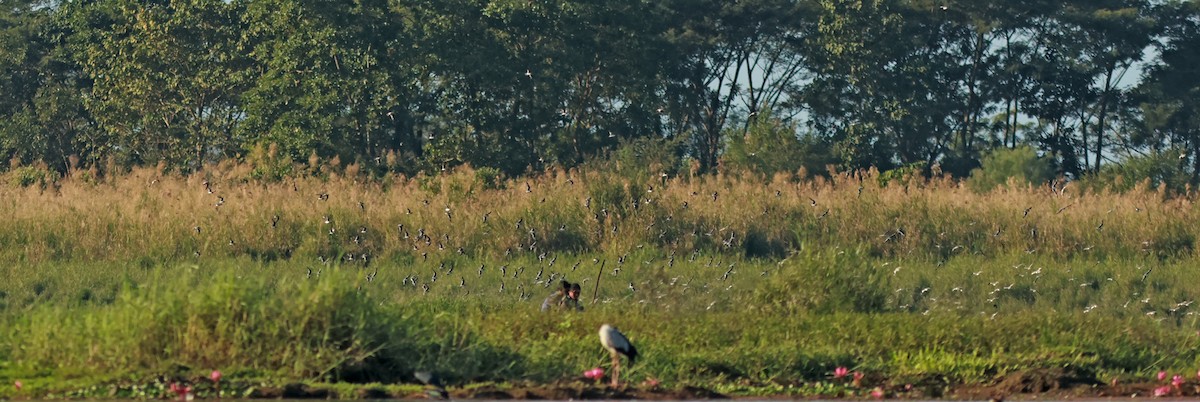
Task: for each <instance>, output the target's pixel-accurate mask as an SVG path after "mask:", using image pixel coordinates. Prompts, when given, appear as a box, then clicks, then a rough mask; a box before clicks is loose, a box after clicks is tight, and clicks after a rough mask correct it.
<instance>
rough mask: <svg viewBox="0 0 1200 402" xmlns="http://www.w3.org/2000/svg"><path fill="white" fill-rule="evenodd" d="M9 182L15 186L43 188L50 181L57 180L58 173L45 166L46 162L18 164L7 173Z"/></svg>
mask: <svg viewBox="0 0 1200 402" xmlns="http://www.w3.org/2000/svg"><path fill="white" fill-rule="evenodd" d="M9 177H10V179H9V180H10V182H11V183H12V185H13V186H16V187H30V186H34V185H36V186H38V187H41V188H45V187H46V186H47V185H49V184H50V183H52V182H54V181H55V180H58V173H57V172H54V171H52V170H50V169H49V168H47V167H46V164H44V163H41V164H36V165H33V166H20V167H17V168H15V169H13V170H12V172H10V173H9Z"/></svg>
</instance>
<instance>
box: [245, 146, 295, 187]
mask: <svg viewBox="0 0 1200 402" xmlns="http://www.w3.org/2000/svg"><path fill="white" fill-rule="evenodd" d="M246 163H247V164H249V165H250V166H251V168H252V169H253V170H251V171H250V177H251V178H253V179H255V180H261V181H263V182H268V183H273V182H279V181H281V180H283V179H284V178H286V177H289V176H291V175H292V170H293V169H294V168H295V164H294V163H293V162H292V158H291V157H290V156H287V155H280V154H279V147H278V146H277V145H275V144H274V143H272V144H270V145H266V146H264V145H263V144H261V143H260V144H257V145H255V146H254V147H253V148H251V149H250V153H249V154H247V155H246Z"/></svg>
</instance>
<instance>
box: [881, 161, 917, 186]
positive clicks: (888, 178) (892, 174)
mask: <svg viewBox="0 0 1200 402" xmlns="http://www.w3.org/2000/svg"><path fill="white" fill-rule="evenodd" d="M925 169H926V163H925V162H917V163H913V164H909V165H907V166H901V167H898V168H895V169H891V170H888V171H886V172H883V173H881V174H879V185H880V186H886V185H888V184H889V183H892V182H894V181H900V182H901V183H907V182H908V181H909V180H910V179H912V178H913V177H916V176H921V175H924V173H925Z"/></svg>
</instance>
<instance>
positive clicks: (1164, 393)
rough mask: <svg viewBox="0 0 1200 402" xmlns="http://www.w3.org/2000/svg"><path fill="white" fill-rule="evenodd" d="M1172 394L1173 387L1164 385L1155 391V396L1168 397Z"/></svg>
mask: <svg viewBox="0 0 1200 402" xmlns="http://www.w3.org/2000/svg"><path fill="white" fill-rule="evenodd" d="M1170 393H1171V387H1168V386H1166V385H1163V386H1161V387H1158V388H1155V389H1154V396H1167V395H1169V394H1170Z"/></svg>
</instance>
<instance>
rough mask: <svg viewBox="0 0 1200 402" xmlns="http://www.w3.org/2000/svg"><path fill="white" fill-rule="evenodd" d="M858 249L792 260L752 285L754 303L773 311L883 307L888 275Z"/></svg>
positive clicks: (827, 311) (874, 310) (869, 310)
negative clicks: (864, 257)
mask: <svg viewBox="0 0 1200 402" xmlns="http://www.w3.org/2000/svg"><path fill="white" fill-rule="evenodd" d="M862 255H863V251H862V250H849V251H847V250H837V249H831V250H826V251H825V252H823V253H812V252H809V253H803V254H799V255H793V256H791V257H790V259H792V260H793V261H796V262H794V263H792V264H788V265H786V266H785V267H786V268H788V269H787V270H784V269H780V270H779V271H778V272H777V273H776V274H775V275H774V276H773V277H772V278H771V279H770V280H768V281H766V283H764V284H763V285H762V286H761V287H759V288H758V289H756V293H755V295H754V303H753V304H754V305H755V306H759V308H761V309H762V310H763V311H767V312H771V313H777V314H780V313H781V314H795V313H800V312H811V313H816V314H830V313H843V312H844V313H879V312H883V311H886V310H887V309H888V308H887V304H888V303H887V299H888V293H887V289H889V288H890V284H889V283H888V282H889V280H888V277H887V276H885V275H884V273H883V272H882V271H881V270H880V269H878V268H877V267H873V266H871V265H870V264H869V263H868V262H867V260H865V259H863V258H862Z"/></svg>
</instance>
